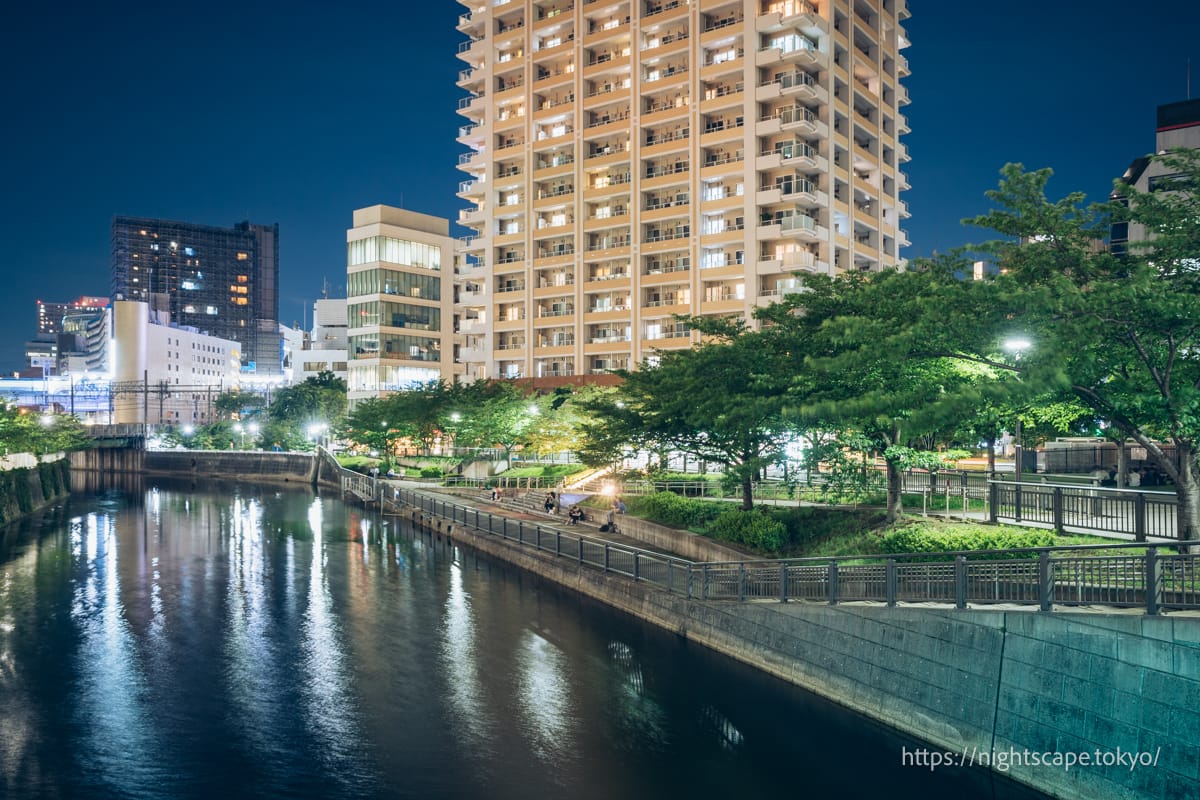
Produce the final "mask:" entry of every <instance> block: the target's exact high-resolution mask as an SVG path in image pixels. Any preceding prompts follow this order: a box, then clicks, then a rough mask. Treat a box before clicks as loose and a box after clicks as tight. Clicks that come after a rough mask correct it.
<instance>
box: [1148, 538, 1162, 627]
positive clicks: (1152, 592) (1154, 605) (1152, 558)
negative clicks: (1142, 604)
mask: <svg viewBox="0 0 1200 800" xmlns="http://www.w3.org/2000/svg"><path fill="white" fill-rule="evenodd" d="M1145 569H1146V613H1147V614H1149V615H1151V616H1154V615H1156V614H1158V608H1159V606H1160V605H1161V604H1162V591H1163V581H1162V563H1161V562H1160V561H1159V560H1158V548H1157V547H1151V548H1149V549H1148V550H1147V551H1146V567H1145Z"/></svg>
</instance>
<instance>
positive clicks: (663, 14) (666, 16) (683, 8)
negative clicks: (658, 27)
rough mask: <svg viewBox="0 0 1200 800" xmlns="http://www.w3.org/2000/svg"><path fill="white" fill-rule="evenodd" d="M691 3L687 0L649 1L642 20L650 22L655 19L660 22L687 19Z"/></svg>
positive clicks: (646, 22) (645, 22)
mask: <svg viewBox="0 0 1200 800" xmlns="http://www.w3.org/2000/svg"><path fill="white" fill-rule="evenodd" d="M689 5H690V3H688V2H687V0H660V2H652V3H648V4H647V5H646V10H645V11H644V12H643V13H642V22H643V23H644V24H649V23H650V22H651V21H653V22H654V23H655V24H658V23H666V22H674V21H676V20H681V19H686V18H687V11H688V6H689Z"/></svg>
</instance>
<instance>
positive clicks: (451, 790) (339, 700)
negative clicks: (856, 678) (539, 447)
mask: <svg viewBox="0 0 1200 800" xmlns="http://www.w3.org/2000/svg"><path fill="white" fill-rule="evenodd" d="M2 537H3V539H2V541H0V796H3V797H7V798H57V797H62V798H68V797H69V798H220V799H221V800H228V799H230V798H242V797H247V798H249V797H255V798H257V797H279V798H282V797H292V798H308V797H312V798H360V797H367V798H370V797H412V798H473V797H479V798H528V797H563V798H571V799H572V800H587V799H588V798H658V797H692V798H705V797H721V798H734V797H739V798H740V797H810V798H825V797H894V798H908V797H921V798H951V797H953V798H960V797H980V798H993V797H995V798H999V797H1020V798H1032V797H1037V796H1039V795H1036V794H1034V793H1032V792H1028V791H1026V790H1024V789H1022V788H1021V787H1018V786H1015V785H1013V784H1011V783H1009V782H1007V781H1004V780H1002V779H999V778H996V777H995V776H993V775H990V774H988V773H984V772H982V771H978V770H973V771H968V770H964V769H941V770H939V771H937V772H934V773H931V772H929V771H928V769H927V768H926V769H922V768H916V767H912V766H908V767H904V766H902V765H901V754H902V752H903V749H904V748H908V749H909V750H913V749H915V748H919V747H923V745H922V744H921V743H919V742H917V741H914V740H912V739H909V738H907V737H905V736H902V735H900V734H897V733H895V732H893V731H890V730H888V729H885V728H883V727H881V726H878V725H876V724H874V723H872V722H870V721H868V720H865V719H864V718H862V717H860V716H858V715H856V714H853V713H850V712H848V711H846V710H844V709H841V708H839V707H837V706H835V705H833V704H831V703H828V702H826V701H824V700H822V699H820V698H817V697H815V696H813V695H810V694H808V693H806V692H803V691H801V690H799V689H796V688H794V687H791V686H789V685H787V684H784V683H782V682H780V681H777V680H775V679H773V678H770V677H768V676H765V675H763V674H761V673H758V672H756V671H754V670H752V669H750V668H748V667H744V666H742V665H740V664H737V663H736V662H733V661H730V660H728V659H725V658H723V657H720V656H717V655H715V654H712V653H710V652H708V651H706V650H704V649H703V648H699V647H696V646H694V645H691V646H689V645H688V644H687V643H686V642H684V641H682V640H681V639H679V638H678V637H676V636H672V635H670V634H668V633H665V632H663V631H660V630H658V629H655V628H652V627H649V626H646V625H644V624H641V623H639V622H636V621H633V620H630V619H628V618H626V617H624V616H623V615H619V614H617V613H615V612H613V611H611V610H608V609H606V608H603V607H600V606H597V605H594V604H592V603H591V602H590V601H586V600H584V599H581V598H579V597H576V596H574V595H572V594H570V593H567V592H564V591H561V590H559V589H557V588H556V587H554V586H552V585H549V584H547V583H545V582H543V581H541V580H539V579H536V578H533V577H532V576H529V575H527V574H524V573H521V572H519V571H517V570H515V569H513V568H511V567H508V566H506V565H504V564H502V563H499V562H495V561H489V560H487V559H485V558H483V557H479V556H477V555H475V554H474V553H472V552H470V551H467V550H464V549H462V548H459V547H456V546H454V545H452V544H450V543H448V542H446V541H445V540H444V539H440V540H439V539H437V538H433V537H430V536H429V535H428V534H422V533H419V532H416V531H413V530H411V529H409V528H408V527H407V526H405V525H403V524H400V523H398V522H397V521H395V520H381V519H380V518H379V517H378V516H377V515H375V514H374V513H373V512H364V511H363V510H362V509H359V508H356V507H353V506H349V505H346V504H343V503H342V502H340V501H339V500H337V499H335V498H332V497H323V496H317V495H314V494H313V493H311V492H306V491H277V490H275V489H266V488H260V487H250V486H232V485H231V486H216V485H204V486H199V487H197V486H189V485H182V484H181V485H175V484H172V483H170V482H166V481H159V482H157V483H156V484H151V483H149V482H147V483H140V482H138V481H128V482H126V483H125V485H122V486H117V485H106V486H95V487H90V489H89V490H88V491H85V492H81V493H78V494H77V495H76V496H75V497H73V498H72V500H71V501H70V502H69V503H68V504H67V505H65V506H63V507H61V508H58V509H53V510H51V511H49V512H47V513H46V514H44V515H43V516H42V517H40V518H37V519H31V520H27V521H25V522H23V523H18V524H16V525H13V526H10V527H8V528H6V529H4V530H3V532H2Z"/></svg>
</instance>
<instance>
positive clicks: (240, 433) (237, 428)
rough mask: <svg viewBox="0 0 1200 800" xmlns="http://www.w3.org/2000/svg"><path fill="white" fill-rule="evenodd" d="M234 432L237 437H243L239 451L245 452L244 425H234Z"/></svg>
mask: <svg viewBox="0 0 1200 800" xmlns="http://www.w3.org/2000/svg"><path fill="white" fill-rule="evenodd" d="M233 430H234V431H235V432H236V433H237V435H238V436H239V437H241V443H240V444H239V445H238V449H239V450H245V449H246V429H245V428H243V427H242V423H240V422H238V423H236V424H234V426H233Z"/></svg>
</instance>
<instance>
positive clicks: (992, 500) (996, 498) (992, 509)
mask: <svg viewBox="0 0 1200 800" xmlns="http://www.w3.org/2000/svg"><path fill="white" fill-rule="evenodd" d="M999 512H1000V484H998V483H995V482H994V480H993V482H992V483H989V484H988V521H989V522H995V521H996V518H997V517H998V516H999Z"/></svg>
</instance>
